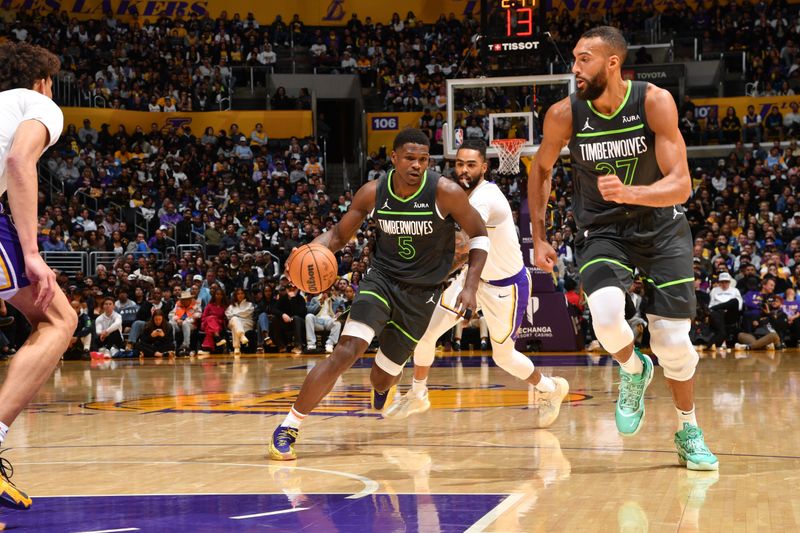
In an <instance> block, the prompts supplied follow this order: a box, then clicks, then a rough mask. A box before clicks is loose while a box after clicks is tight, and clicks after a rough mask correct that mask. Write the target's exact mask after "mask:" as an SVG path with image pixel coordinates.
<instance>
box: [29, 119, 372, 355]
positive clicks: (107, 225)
mask: <svg viewBox="0 0 800 533" xmlns="http://www.w3.org/2000/svg"><path fill="white" fill-rule="evenodd" d="M42 172H43V173H45V174H47V175H49V176H51V177H52V178H54V179H55V180H56V183H60V184H62V185H63V189H64V193H59V194H56V195H54V196H52V197H50V196H48V194H47V188H46V187H42V189H41V193H40V203H39V213H40V218H39V240H40V243H41V249H42V251H44V252H59V251H76V252H89V253H91V252H110V254H106V255H105V256H104V257H108V258H109V259H108V260H107V261H106V260H104V261H100V264H98V266H97V267H96V269H95V271H93V272H91V273H88V272H77V273H75V274H74V275H73V276H68V275H67V274H66V273H59V276H58V281H59V284H60V285H61V286H62V288H63V289H64V290H65V291H66V292H67V294H68V295H69V297H70V298H71V299H72V300H74V301H76V302H77V304H76V306H75V307H76V312H77V313H78V314H79V315H82V317H81V320H80V321H79V322H80V327H79V331H76V332H75V337H74V342H73V347H72V348H73V349H72V350H71V352H72V354H73V355H77V356H83V355H84V354H85V352H89V351H96V352H99V353H105V354H107V355H112V354H114V355H116V354H117V352H118V351H122V352H123V353H125V352H129V351H130V350H131V349H137V350H140V351H141V352H142V353H145V354H148V355H160V356H163V355H164V354H167V353H178V354H188V353H190V352H193V351H194V352H197V351H200V350H205V351H214V350H217V351H219V350H224V349H226V348H228V349H230V350H232V351H234V352H239V351H245V350H250V351H256V350H258V349H263V348H265V347H266V348H267V349H274V350H276V351H278V350H280V351H287V350H290V349H294V351H300V350H301V349H305V350H306V351H308V350H316V347H315V345H316V342H317V333H323V332H324V333H325V335H322V336H321V337H320V340H321V341H322V340H323V339H324V341H325V342H321V346H320V348H322V346H326V347H327V348H330V347H331V346H332V343H334V342H335V341H336V339H337V336H338V332H339V329H338V328H339V327H340V326H337V323H338V320H339V318H340V317H341V315H342V311H344V310H346V309H347V308H349V305H348V304H347V302H348V301H349V300H352V295H353V290H354V289H355V288H357V286H358V282H359V279H360V276H361V275H362V274H363V272H364V270H365V268H366V265H368V264H369V260H370V250H371V249H373V245H372V244H373V242H372V239H373V230H372V228H371V227H365V228H364V232H363V233H361V234H359V237H358V239H357V240H356V242H355V243H354V244H353V245H352V246H350V247H348V248H347V249H345V250H344V251H343V252H342V253H340V258H341V265H342V266H341V268H340V274H341V276H342V283H340V284H337V285H336V287H335V288H334V289H332V290H331V291H329V293H328V295H327V296H322V297H319V298H316V299H309V301H306V300H305V299H304V296H303V295H301V294H299V293H298V291H297V289H296V288H295V287H293V286H292V285H291V284H290V283H289V280H288V279H286V277H285V276H284V275H283V265H284V262H285V260H286V257H287V256H288V254H289V253H290V252H291V250H292V249H293V248H294V247H296V246H299V245H301V244H304V243H307V242H310V241H311V240H312V239H313V238H315V237H316V236H318V235H319V234H320V231H321V229H324V228H326V227H330V226H331V225H333V224H334V223H335V222H336V221H337V220H338V218H339V217H340V216H341V214H342V213H344V212H345V211H346V210H347V207H348V205H349V203H350V199H351V195H350V193H349V192H347V193H345V194H343V195H341V196H339V197H338V198H330V197H329V196H328V194H327V192H326V184H325V179H324V161H322V160H321V153H320V150H319V148H318V147H317V145H316V143H315V142H314V140H313V139H296V138H292V139H290V140H287V141H276V140H271V141H269V140H267V139H266V137H265V136H264V135H263V132H262V128H261V125H257V126H256V128H255V129H254V130H253V131H252V132H250V133H249V135H248V134H247V133H246V132H241V131H239V128H238V126H237V125H236V124H232V125H231V127H230V128H229V130H227V131H225V130H220V131H211V130H210V129H208V130H206V131H205V132H204V133H203V135H202V136H200V137H195V135H194V134H193V133H192V131H191V129H190V128H187V127H184V128H183V129H181V130H176V129H174V128H168V129H159V128H158V126H157V125H155V124H154V125H153V127H152V128H151V130H150V131H148V132H144V131H141V129H138V128H137V130H136V131H134V132H131V133H129V132H127V131H125V129H124V128H123V127H120V128H119V129H118V130H117V131H115V132H111V131H110V130H109V128H108V127H107V125H101V127H100V130H99V131H98V130H97V129H96V128H95V127H94V125H93V124H92V123H91V122H90V121H89V120H86V121H84V122H83V125H82V127H81V128H80V129H76V127H75V125H69V126H68V127H67V129H66V131H65V132H64V134H63V135H62V137H61V139H60V140H59V142H58V143H57V144H56V145H55V146H54V147H53V148H52V149H51V150H50V151H49V152H48V153H47V154H45V155H44V156H43V158H42ZM190 176H191V178H190ZM186 245H195V246H194V247H192V246H188V247H187V246H186ZM156 310H160V315H163V316H162V317H161V318H158V317H157V316H156V315H157V313H156V312H155V311H156ZM326 343H327V344H326ZM168 348H169V349H168Z"/></svg>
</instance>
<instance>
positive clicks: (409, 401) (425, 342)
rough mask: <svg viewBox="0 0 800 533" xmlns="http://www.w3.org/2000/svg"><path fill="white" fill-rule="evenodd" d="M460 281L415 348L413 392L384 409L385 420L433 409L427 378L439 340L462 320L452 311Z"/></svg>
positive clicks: (446, 294)
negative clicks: (431, 407) (429, 397)
mask: <svg viewBox="0 0 800 533" xmlns="http://www.w3.org/2000/svg"><path fill="white" fill-rule="evenodd" d="M459 280H461V281H463V278H461V277H459V278H458V280H456V281H453V283H451V284H450V286H449V287H448V288H447V290H445V291H444V292H443V293H442V296H441V297H440V298H439V303H438V304H437V305H436V309H434V311H433V315H432V316H431V321H430V323H429V324H428V328H427V329H426V330H425V334H424V335H423V336H422V338H421V339H420V340H419V342H418V343H417V345H416V347H415V348H414V378H413V380H412V381H411V389H409V390H408V391H407V392H406V393H405V394H404V395H403V396H402V397H400V399H399V400H398V401H396V402H394V403H392V404H391V405H390V406H389V407H387V408H386V409H385V410H384V412H383V416H384V417H385V418H395V419H402V418H406V417H408V416H411V415H413V414H416V413H422V412H425V411H427V410H428V409H429V408H430V406H431V402H430V400H429V399H428V375H429V374H430V371H431V366H432V365H433V359H434V355H435V352H436V341H437V340H438V339H439V337H441V336H442V335H443V334H445V333H447V332H448V331H449V330H450V329H451V328H452V327H453V326H455V325H456V324H458V322H459V321H460V319H459V315H458V313H457V312H456V311H455V310H454V309H453V306H454V305H455V302H456V298H458V293H459V292H460V291H461V288H462V283H461V282H460V281H459Z"/></svg>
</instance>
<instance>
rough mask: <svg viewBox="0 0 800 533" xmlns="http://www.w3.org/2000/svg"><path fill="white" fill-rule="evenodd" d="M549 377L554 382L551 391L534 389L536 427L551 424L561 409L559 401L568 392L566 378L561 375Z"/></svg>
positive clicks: (561, 400)
mask: <svg viewBox="0 0 800 533" xmlns="http://www.w3.org/2000/svg"><path fill="white" fill-rule="evenodd" d="M551 379H552V380H553V381H555V382H556V390H554V391H553V392H539V391H536V406H537V408H538V409H539V420H538V423H537V424H536V427H537V428H546V427H550V426H551V425H553V422H555V421H556V418H558V412H559V411H560V410H561V402H563V401H564V398H566V397H567V394H569V383H568V382H567V380H566V379H564V378H561V377H554V378H551Z"/></svg>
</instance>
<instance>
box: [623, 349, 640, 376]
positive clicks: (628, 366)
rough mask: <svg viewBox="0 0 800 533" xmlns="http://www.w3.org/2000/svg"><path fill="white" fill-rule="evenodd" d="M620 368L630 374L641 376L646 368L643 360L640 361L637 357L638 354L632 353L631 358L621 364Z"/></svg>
mask: <svg viewBox="0 0 800 533" xmlns="http://www.w3.org/2000/svg"><path fill="white" fill-rule="evenodd" d="M619 366H621V367H622V369H623V370H625V372H627V373H628V374H633V375H636V374H641V373H642V371H643V370H644V366H643V365H642V360H641V359H639V356H638V355H636V352H631V356H630V357H628V360H627V361H625V362H624V363H620V364H619Z"/></svg>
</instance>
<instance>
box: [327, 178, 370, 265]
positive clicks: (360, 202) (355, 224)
mask: <svg viewBox="0 0 800 533" xmlns="http://www.w3.org/2000/svg"><path fill="white" fill-rule="evenodd" d="M376 191H377V180H376V181H370V182H368V183H367V184H366V185H364V186H363V187H361V188H360V189H358V191H356V195H355V196H354V197H353V202H352V203H351V204H350V209H348V210H347V213H345V214H344V216H342V219H341V220H340V221H339V223H338V224H336V225H335V226H334V227H333V229H331V230H330V231H326V232H325V233H323V234H322V235H320V236H319V237H317V238H316V239H314V241H313V243H314V244H321V245H323V246H327V247H328V249H329V250H331V251H332V252H338V251H339V250H341V249H342V248H344V245H345V244H347V243H348V242H350V239H352V238H353V235H355V233H356V231H358V228H360V227H361V223H362V222H364V219H365V218H367V215H369V213H370V211H372V210H373V209H374V207H375V194H376Z"/></svg>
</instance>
